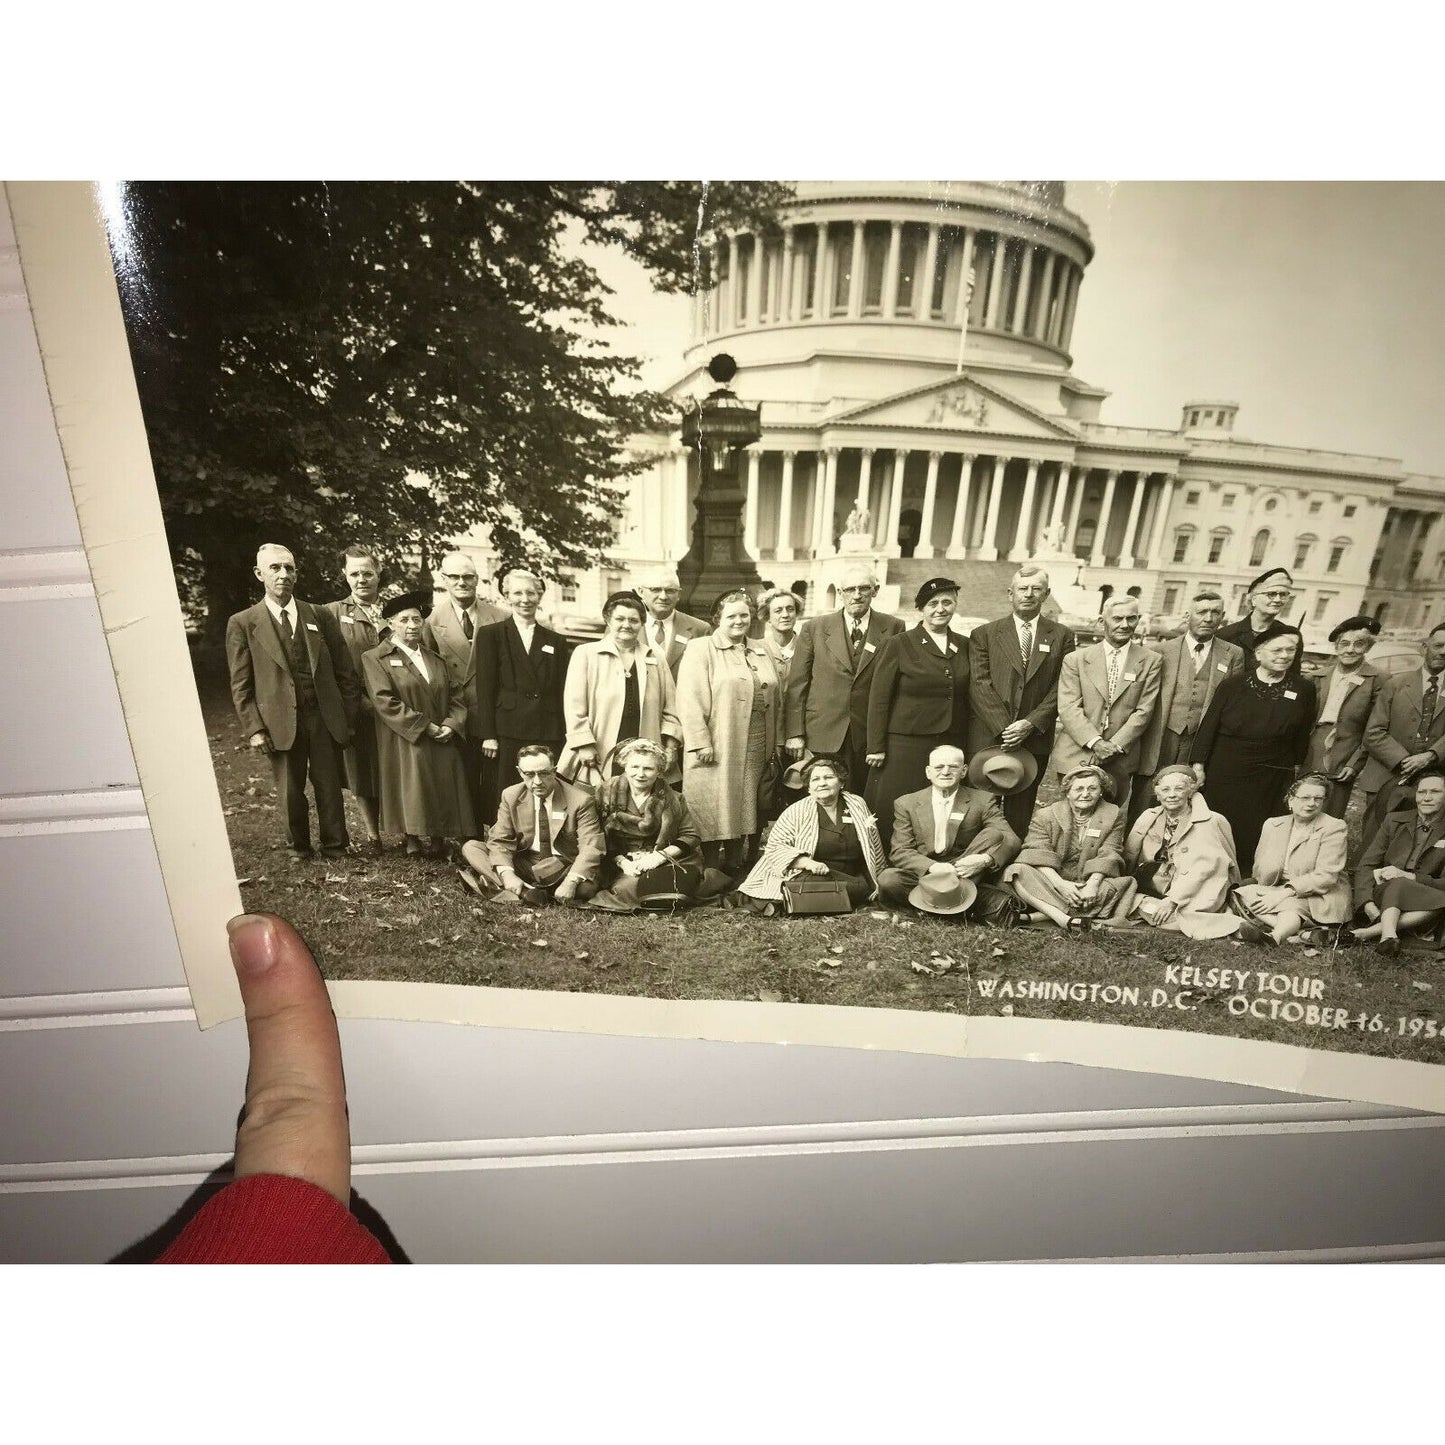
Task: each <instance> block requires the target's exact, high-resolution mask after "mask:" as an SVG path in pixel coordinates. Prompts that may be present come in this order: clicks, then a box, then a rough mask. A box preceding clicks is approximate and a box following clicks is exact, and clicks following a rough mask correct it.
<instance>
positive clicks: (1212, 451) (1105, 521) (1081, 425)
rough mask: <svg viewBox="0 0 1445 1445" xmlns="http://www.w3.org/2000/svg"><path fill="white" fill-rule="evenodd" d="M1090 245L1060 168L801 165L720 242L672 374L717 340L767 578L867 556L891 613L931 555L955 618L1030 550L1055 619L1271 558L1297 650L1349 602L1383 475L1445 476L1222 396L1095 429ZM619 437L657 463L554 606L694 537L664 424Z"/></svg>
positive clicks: (800, 575)
mask: <svg viewBox="0 0 1445 1445" xmlns="http://www.w3.org/2000/svg"><path fill="white" fill-rule="evenodd" d="M1093 254H1094V250H1093V244H1092V242H1091V240H1090V237H1089V232H1088V228H1087V226H1086V225H1085V224H1084V222H1083V221H1082V220H1081V219H1080V218H1079V217H1078V216H1076V215H1074V214H1073V213H1072V212H1070V211H1069V210H1068V209H1067V207H1066V205H1065V195H1064V186H1063V184H1062V183H1059V182H1002V183H982V182H955V181H950V182H924V181H920V182H804V183H800V184H799V185H798V186H797V188H796V198H795V200H794V202H793V203H792V204H791V205H790V207H789V208H788V210H787V211H786V213H785V214H784V215H783V216H782V218H781V223H780V226H779V229H778V231H777V233H776V234H772V235H748V234H733V235H726V236H719V237H715V238H713V239H712V240H711V243H710V245H709V247H708V250H707V253H706V257H705V262H704V264H705V272H706V278H707V282H708V284H707V285H706V286H704V287H703V288H701V289H700V290H699V291H698V293H697V294H696V296H695V297H694V298H693V307H692V313H691V323H692V336H691V341H690V344H689V345H688V346H687V348H686V350H685V351H684V353H683V355H682V357H681V358H680V362H681V374H680V375H679V376H678V378H677V380H676V381H675V382H674V383H673V385H672V386H671V387H670V388H669V389H668V390H669V394H670V395H672V396H673V397H674V398H675V399H676V400H677V401H678V402H679V404H681V403H682V402H684V401H687V400H689V399H691V398H693V397H697V396H700V395H702V394H703V393H704V392H706V391H707V390H710V389H711V386H712V382H711V380H710V378H709V377H708V376H707V373H706V366H707V362H708V360H709V359H710V358H711V357H712V356H713V355H715V354H716V353H718V352H721V351H726V352H728V353H730V354H731V355H732V356H733V357H734V358H735V359H736V360H737V363H738V375H737V379H736V381H735V383H734V390H735V391H736V392H737V395H738V396H739V398H740V399H741V400H743V401H745V402H747V403H749V404H752V405H756V406H759V407H760V409H761V424H762V436H761V439H760V440H759V441H758V442H757V443H756V444H755V445H754V446H753V447H751V448H750V449H749V452H748V456H747V470H746V476H747V505H746V512H745V518H744V542H745V545H746V547H747V549H748V551H749V552H750V553H751V554H752V555H753V556H754V557H755V558H756V559H757V562H758V568H759V571H760V573H761V575H762V576H763V577H764V578H765V579H768V580H771V581H773V582H775V583H778V584H781V585H794V586H797V585H802V586H804V587H805V588H806V596H807V609H806V610H807V611H808V612H816V611H820V610H827V609H829V608H831V607H833V606H834V605H836V602H835V591H834V589H835V584H836V580H837V576H838V572H839V569H840V567H841V566H842V565H844V563H845V562H847V561H851V560H856V559H857V558H858V557H860V556H861V557H863V558H866V559H867V560H869V561H870V562H871V563H872V564H873V566H874V568H875V571H876V573H877V575H878V576H879V577H880V580H881V581H882V583H883V588H884V590H883V593H882V595H881V596H880V604H881V605H884V606H886V607H889V608H895V607H896V608H899V609H900V610H903V611H908V610H909V604H910V603H911V600H912V595H913V591H914V589H915V587H916V586H917V584H918V583H919V582H920V581H921V580H923V579H924V578H925V577H927V576H930V575H933V574H934V573H939V572H943V573H947V574H949V575H953V576H956V577H957V578H958V579H959V581H960V582H961V583H962V584H963V593H962V596H961V598H960V613H961V614H964V615H974V616H991V615H997V613H998V612H999V611H1000V610H1001V607H1002V605H1003V594H1002V588H1003V585H1004V583H1005V582H1006V580H1007V577H1008V576H1009V574H1011V572H1012V571H1013V570H1014V568H1015V567H1016V566H1017V565H1018V564H1019V563H1020V562H1022V561H1025V560H1028V559H1030V558H1034V559H1038V560H1040V561H1041V562H1044V563H1046V564H1047V565H1048V566H1049V568H1050V570H1051V573H1052V574H1053V578H1054V586H1055V592H1056V594H1058V595H1059V596H1060V599H1061V600H1062V601H1064V602H1065V605H1066V612H1069V613H1071V614H1074V613H1079V612H1082V613H1085V614H1087V615H1090V616H1092V615H1094V614H1095V613H1096V612H1097V599H1098V598H1099V597H1100V596H1101V595H1102V589H1104V588H1105V587H1110V588H1113V589H1115V590H1117V591H1120V592H1122V591H1125V590H1127V589H1132V588H1138V589H1139V594H1138V595H1139V596H1140V597H1141V600H1142V602H1143V605H1144V607H1145V609H1146V610H1147V611H1150V612H1154V613H1163V614H1170V613H1175V612H1177V611H1179V610H1180V609H1181V608H1182V607H1183V606H1184V605H1185V603H1186V602H1187V600H1188V596H1189V595H1190V593H1191V592H1192V591H1193V590H1194V589H1196V588H1198V587H1199V586H1200V585H1202V584H1211V585H1213V586H1215V587H1217V588H1218V589H1219V590H1220V591H1221V592H1222V593H1223V594H1224V596H1225V598H1226V602H1227V604H1228V605H1229V607H1230V611H1231V615H1237V614H1238V612H1239V610H1240V607H1241V604H1242V599H1243V594H1244V588H1245V585H1246V583H1247V581H1248V579H1249V578H1250V577H1252V576H1254V575H1255V574H1257V573H1258V572H1259V571H1261V570H1263V569H1264V568H1265V567H1269V566H1285V567H1288V568H1289V569H1290V570H1291V572H1292V573H1293V574H1294V576H1295V581H1296V585H1297V587H1298V589H1299V590H1298V595H1297V596H1296V598H1295V601H1294V603H1293V605H1292V607H1291V610H1290V616H1291V618H1292V619H1294V618H1300V619H1301V620H1302V622H1303V626H1304V629H1305V632H1306V636H1307V639H1308V640H1309V641H1310V642H1312V643H1314V644H1316V645H1319V644H1320V643H1321V642H1322V640H1323V635H1324V633H1325V632H1326V631H1327V630H1328V627H1329V625H1331V624H1332V623H1333V622H1334V621H1337V620H1338V619H1339V618H1341V617H1344V616H1346V615H1348V614H1349V613H1350V612H1353V611H1358V610H1360V609H1361V607H1362V606H1363V605H1364V604H1365V603H1366V600H1367V590H1368V588H1369V585H1370V581H1371V569H1372V563H1374V564H1375V570H1376V571H1378V570H1379V567H1378V563H1377V561H1376V553H1377V548H1378V547H1379V546H1380V544H1381V538H1382V536H1389V535H1390V534H1391V532H1394V533H1395V534H1396V535H1398V534H1399V532H1400V528H1401V523H1400V522H1399V520H1398V519H1397V518H1396V517H1394V516H1393V515H1392V511H1391V502H1392V498H1393V497H1394V495H1395V492H1396V489H1397V488H1400V487H1403V486H1407V485H1408V486H1410V487H1411V488H1413V490H1414V491H1416V492H1421V491H1422V490H1423V492H1425V493H1433V494H1434V495H1433V496H1432V497H1431V501H1432V503H1433V505H1434V507H1435V510H1436V511H1439V510H1445V486H1442V485H1441V484H1439V483H1438V481H1437V479H1434V478H1419V477H1411V478H1407V477H1406V474H1405V473H1404V471H1403V468H1402V464H1401V463H1400V461H1398V460H1396V459H1392V458H1384V457H1370V456H1355V455H1346V454H1342V453H1335V452H1325V451H1317V450H1310V449H1302V448H1290V447H1279V446H1271V445H1267V444H1264V443H1260V442H1256V441H1251V440H1246V439H1245V438H1244V437H1243V436H1242V435H1241V434H1240V433H1238V432H1237V431H1236V420H1237V417H1238V413H1239V411H1240V407H1239V405H1238V403H1237V402H1235V401H1231V400H1219V399H1188V398H1181V409H1180V413H1179V420H1178V425H1177V426H1176V427H1175V428H1174V429H1172V430H1169V429H1159V428H1148V427H1133V426H1118V425H1108V424H1105V423H1104V422H1103V421H1101V419H1100V414H1101V410H1102V406H1103V403H1104V401H1105V399H1106V397H1107V396H1108V392H1107V391H1105V390H1104V389H1102V388H1100V387H1099V386H1096V385H1093V384H1091V383H1090V382H1087V381H1085V380H1083V379H1081V378H1079V377H1077V376H1075V375H1074V374H1073V371H1072V365H1071V358H1070V352H1069V347H1070V342H1071V339H1072V336H1073V329H1074V323H1075V318H1076V316H1077V314H1078V308H1079V304H1080V295H1081V290H1082V286H1083V282H1084V278H1085V271H1086V269H1087V267H1088V265H1089V262H1090V260H1091V259H1092V257H1093ZM636 445H637V447H638V449H639V450H641V451H643V452H645V453H646V454H648V455H650V457H651V458H652V465H651V467H650V468H649V469H648V470H647V471H646V472H644V473H642V474H641V475H640V476H638V477H636V478H635V479H633V481H632V482H631V484H630V486H629V488H628V491H627V495H626V503H625V509H624V513H623V516H622V518H621V519H620V522H619V525H618V531H617V545H616V547H615V548H614V551H613V554H612V555H613V559H614V563H615V565H614V566H612V567H609V568H606V569H598V570H597V572H596V573H594V574H591V575H586V574H584V575H579V576H578V577H577V578H576V579H575V581H574V582H573V583H572V585H571V587H570V588H569V596H568V598H567V601H566V602H565V603H564V604H563V606H562V608H561V609H560V610H563V611H566V610H569V609H570V610H573V611H577V612H586V611H588V610H590V609H593V608H594V607H595V604H597V603H600V600H601V597H602V596H603V595H605V592H606V591H607V590H608V589H609V588H610V587H612V586H615V585H620V584H621V583H622V582H623V581H624V580H625V577H626V575H627V573H628V572H629V571H631V570H632V569H633V568H634V567H636V566H640V565H643V564H645V563H650V562H656V561H663V560H666V561H674V562H675V561H676V560H677V559H679V558H680V557H681V556H682V555H683V554H684V553H685V552H686V551H687V548H688V545H689V533H690V529H691V523H692V499H693V497H694V496H695V494H696V490H697V484H698V476H697V460H696V458H695V457H693V456H691V455H689V454H688V453H687V452H685V451H684V450H683V449H682V448H681V446H680V444H679V443H678V441H677V439H676V434H674V435H673V436H672V437H664V436H653V437H646V438H638V439H637V441H636ZM1437 497H1438V498H1439V500H1438V501H1437V500H1436V498H1437ZM1387 520H1388V522H1389V530H1387ZM1442 535H1445V534H1442ZM1416 540H1418V536H1417V538H1416ZM1432 565H1433V562H1432ZM1440 565H1441V568H1442V569H1445V554H1442V557H1441V562H1440ZM1432 575H1433V574H1432ZM1437 590H1438V589H1437ZM594 594H595V596H594ZM1440 601H1441V605H1442V607H1445V596H1442V597H1441V599H1440ZM1387 620H1389V621H1391V622H1406V621H1407V619H1406V618H1404V617H1394V616H1391V617H1390V618H1388V619H1387ZM1418 620H1419V619H1418V618H1415V617H1411V618H1410V619H1408V621H1409V625H1411V626H1414V625H1417V622H1418ZM1430 620H1435V619H1433V618H1431V619H1430Z"/></svg>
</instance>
